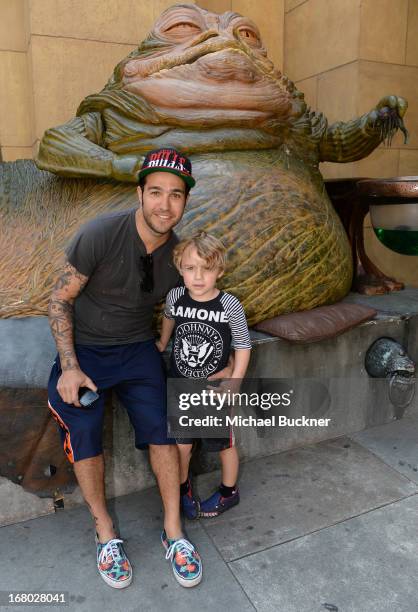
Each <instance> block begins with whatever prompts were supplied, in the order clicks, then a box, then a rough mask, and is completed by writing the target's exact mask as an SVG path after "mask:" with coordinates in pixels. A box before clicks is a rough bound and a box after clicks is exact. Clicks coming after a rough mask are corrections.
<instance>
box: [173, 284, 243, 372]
mask: <svg viewBox="0 0 418 612" xmlns="http://www.w3.org/2000/svg"><path fill="white" fill-rule="evenodd" d="M164 315H165V316H166V317H167V318H168V319H174V321H175V328H174V336H173V350H172V352H171V364H170V369H171V375H172V376H174V377H185V378H207V377H208V376H210V375H211V374H214V373H215V372H219V371H220V370H222V369H223V368H224V367H225V366H226V365H227V363H228V357H229V352H230V349H231V348H233V349H250V348H251V340H250V335H249V332H248V325H247V321H246V319H245V313H244V309H243V307H242V305H241V303H240V302H239V300H238V299H237V298H236V297H235V296H233V295H231V294H230V293H226V292H224V291H220V292H219V294H218V295H217V296H216V297H215V298H213V299H212V300H208V301H207V302H198V301H196V300H193V299H192V298H191V297H190V295H189V292H188V290H187V289H186V288H185V287H176V288H175V289H172V290H171V291H170V292H169V294H168V295H167V300H166V306H165V310H164Z"/></svg>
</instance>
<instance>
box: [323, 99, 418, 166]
mask: <svg viewBox="0 0 418 612" xmlns="http://www.w3.org/2000/svg"><path fill="white" fill-rule="evenodd" d="M407 108H408V103H407V101H406V100H404V99H403V98H399V97H397V96H385V97H384V98H382V99H381V100H380V102H379V103H378V104H377V105H376V107H375V108H374V109H373V110H371V111H370V112H368V113H366V114H364V115H362V116H361V117H359V118H358V119H353V120H352V121H347V122H346V123H344V122H342V121H338V122H337V123H333V124H332V125H331V126H329V127H328V128H327V129H326V131H325V132H324V134H323V136H322V138H321V140H320V143H319V158H320V161H330V162H340V163H341V162H342V163H346V162H352V161H357V160H358V159H362V158H363V157H366V156H367V155H369V154H370V153H371V152H372V151H374V149H375V148H376V147H378V146H379V144H380V143H381V142H383V141H384V140H385V139H387V140H388V141H390V140H391V138H392V136H393V134H394V133H395V132H396V130H397V129H398V128H399V129H401V130H402V132H403V133H404V135H405V138H406V137H407V132H406V130H405V127H404V125H403V121H402V118H403V116H404V115H405V112H406V109H407Z"/></svg>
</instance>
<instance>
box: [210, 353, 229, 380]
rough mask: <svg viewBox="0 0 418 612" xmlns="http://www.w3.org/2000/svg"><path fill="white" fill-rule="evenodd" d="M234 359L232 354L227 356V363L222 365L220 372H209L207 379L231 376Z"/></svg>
mask: <svg viewBox="0 0 418 612" xmlns="http://www.w3.org/2000/svg"><path fill="white" fill-rule="evenodd" d="M234 365H235V359H234V357H233V356H232V355H230V356H229V360H228V365H227V366H225V367H224V369H223V370H221V371H220V372H216V374H211V376H208V380H218V379H219V378H232V372H233V371H234Z"/></svg>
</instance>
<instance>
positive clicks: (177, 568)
mask: <svg viewBox="0 0 418 612" xmlns="http://www.w3.org/2000/svg"><path fill="white" fill-rule="evenodd" d="M161 542H162V545H163V546H164V548H165V550H166V555H165V558H166V559H169V560H170V561H171V567H172V568H173V574H174V576H175V578H176V580H177V581H178V582H179V583H180V584H181V585H182V586H184V587H194V586H196V585H198V584H199V582H200V581H201V580H202V560H201V559H200V556H199V553H198V552H197V550H196V549H195V547H194V546H193V544H192V543H191V542H189V540H186V538H180V539H178V540H171V539H169V538H167V534H166V532H165V530H164V531H163V532H162V534H161Z"/></svg>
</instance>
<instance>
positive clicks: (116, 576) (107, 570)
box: [96, 536, 132, 589]
mask: <svg viewBox="0 0 418 612" xmlns="http://www.w3.org/2000/svg"><path fill="white" fill-rule="evenodd" d="M122 542H123V540H118V539H116V538H114V539H113V540H109V541H108V542H106V544H101V543H100V542H99V541H98V539H97V536H96V544H97V569H98V570H99V574H100V576H101V577H102V578H103V580H104V581H105V582H106V584H108V585H109V586H111V587H113V588H114V589H124V588H125V587H127V586H129V585H130V584H131V582H132V567H131V564H130V563H129V559H128V557H127V556H126V554H125V551H124V550H123V546H122Z"/></svg>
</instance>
